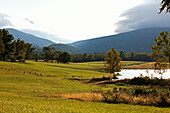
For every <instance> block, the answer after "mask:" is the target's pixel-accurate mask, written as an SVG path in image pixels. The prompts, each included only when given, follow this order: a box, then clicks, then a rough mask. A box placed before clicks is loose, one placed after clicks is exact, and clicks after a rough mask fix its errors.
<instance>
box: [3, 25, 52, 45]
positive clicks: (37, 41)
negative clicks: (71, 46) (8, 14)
mask: <svg viewBox="0 0 170 113" xmlns="http://www.w3.org/2000/svg"><path fill="white" fill-rule="evenodd" d="M6 30H8V32H9V33H10V34H12V35H13V36H14V40H17V39H18V38H20V39H21V40H24V41H25V42H27V43H31V44H33V45H37V46H39V47H43V46H49V45H51V44H54V42H53V41H50V40H48V39H44V38H40V37H37V36H34V35H31V34H28V33H24V32H21V31H19V30H16V29H12V28H7V29H6Z"/></svg>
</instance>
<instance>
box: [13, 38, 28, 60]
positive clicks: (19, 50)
mask: <svg viewBox="0 0 170 113" xmlns="http://www.w3.org/2000/svg"><path fill="white" fill-rule="evenodd" d="M26 51H27V48H26V46H25V42H24V41H23V40H20V39H19V38H18V39H17V41H16V52H15V53H14V54H15V58H16V59H17V60H19V61H20V62H21V61H24V60H25V54H26Z"/></svg>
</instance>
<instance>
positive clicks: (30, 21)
mask: <svg viewBox="0 0 170 113" xmlns="http://www.w3.org/2000/svg"><path fill="white" fill-rule="evenodd" d="M25 20H26V21H28V22H29V23H31V24H35V23H34V21H32V20H30V19H28V18H26V19H25Z"/></svg>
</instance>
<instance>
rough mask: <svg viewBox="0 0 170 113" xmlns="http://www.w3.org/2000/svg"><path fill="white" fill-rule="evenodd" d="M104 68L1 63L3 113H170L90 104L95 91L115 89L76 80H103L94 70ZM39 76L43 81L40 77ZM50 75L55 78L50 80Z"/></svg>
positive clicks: (92, 64)
mask: <svg viewBox="0 0 170 113" xmlns="http://www.w3.org/2000/svg"><path fill="white" fill-rule="evenodd" d="M102 65H103V62H86V63H70V64H69V65H66V64H57V63H44V62H34V61H26V63H11V62H0V68H2V69H0V113H11V112H14V113H18V112H19V113H25V112H28V113H32V112H34V113H46V112H47V113H49V112H51V113H60V112H62V113H64V112H65V113H68V112H84V113H91V112H94V113H100V112H102V113H103V112H119V113H121V112H122V113H123V112H136V111H139V110H140V111H141V112H169V111H170V110H169V109H168V108H158V107H149V106H147V107H146V106H133V105H126V104H107V103H101V102H88V99H89V98H90V96H89V95H91V92H92V91H95V90H101V89H102V90H108V89H112V87H113V85H108V86H106V87H101V86H99V85H91V84H85V83H82V82H81V81H77V80H74V79H82V80H87V81H88V80H90V79H91V78H92V77H96V78H100V77H103V75H105V74H106V73H101V72H98V71H96V70H95V69H96V68H98V67H100V66H102ZM30 72H31V73H30ZM35 73H36V74H37V75H36V74H35ZM40 74H42V77H41V76H38V75H40ZM48 75H53V76H50V77H47V76H48ZM54 75H55V76H54ZM114 87H118V86H114ZM122 87H123V86H122ZM124 87H128V86H124ZM83 94H86V95H83ZM61 95H62V96H61ZM70 95H71V96H70ZM69 96H70V97H69ZM73 96H74V97H77V96H78V97H79V98H80V97H82V98H85V99H87V101H83V102H82V101H79V100H73V99H71V100H70V99H64V98H72V97H73Z"/></svg>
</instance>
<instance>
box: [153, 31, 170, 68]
mask: <svg viewBox="0 0 170 113" xmlns="http://www.w3.org/2000/svg"><path fill="white" fill-rule="evenodd" d="M154 42H155V45H153V46H152V53H151V57H154V56H160V59H158V60H157V61H156V63H155V69H156V70H160V71H161V70H162V69H163V70H164V69H166V68H167V67H168V66H169V68H170V36H169V33H168V32H167V31H163V32H160V35H158V38H155V39H154Z"/></svg>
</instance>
